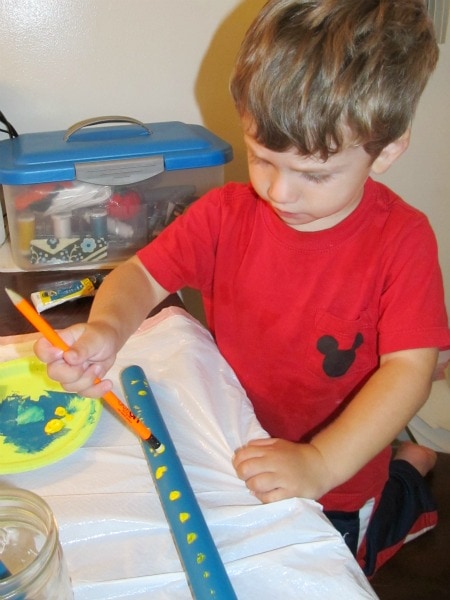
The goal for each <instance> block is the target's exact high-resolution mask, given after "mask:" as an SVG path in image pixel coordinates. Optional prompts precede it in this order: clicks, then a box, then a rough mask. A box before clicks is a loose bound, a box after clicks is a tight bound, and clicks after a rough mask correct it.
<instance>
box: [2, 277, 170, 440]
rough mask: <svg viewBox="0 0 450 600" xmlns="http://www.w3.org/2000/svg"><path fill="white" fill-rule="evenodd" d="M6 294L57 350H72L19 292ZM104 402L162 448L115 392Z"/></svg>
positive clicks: (106, 397) (8, 290)
mask: <svg viewBox="0 0 450 600" xmlns="http://www.w3.org/2000/svg"><path fill="white" fill-rule="evenodd" d="M5 292H6V293H7V294H8V296H9V299H10V300H11V302H12V303H13V304H14V306H15V307H16V308H17V310H18V311H19V312H21V313H22V315H23V316H24V317H25V318H26V319H27V321H29V322H30V323H31V324H32V325H33V327H35V328H36V329H37V330H38V331H39V332H40V333H42V335H43V336H44V337H45V338H46V339H47V340H48V341H49V342H50V343H51V344H53V346H55V347H56V348H59V349H60V350H63V351H64V352H66V351H67V350H69V349H70V346H69V345H68V344H66V342H65V341H64V340H63V339H62V337H60V336H59V335H58V333H57V332H56V331H55V330H54V329H53V327H52V326H51V325H50V324H49V323H48V322H47V321H46V320H45V319H44V318H43V317H42V316H41V315H40V314H39V313H38V312H37V311H36V310H35V309H34V308H33V306H32V305H31V304H30V303H29V302H28V301H27V300H25V298H22V296H20V295H19V294H18V293H17V292H14V291H13V290H10V289H8V288H5ZM100 381H101V380H100V379H96V380H95V383H100ZM102 398H103V400H104V401H105V402H106V403H107V404H109V406H110V407H111V408H112V409H113V410H114V411H115V412H116V413H117V414H118V415H119V416H121V417H122V419H123V420H124V421H126V423H127V424H128V425H129V426H130V427H131V429H132V430H133V431H134V432H135V433H137V434H138V436H139V437H140V438H142V439H143V440H144V441H146V442H148V444H149V445H150V446H151V447H152V448H153V449H154V450H156V451H158V449H159V448H160V447H161V442H160V441H159V440H158V439H157V438H156V437H155V436H154V435H153V433H152V432H151V431H150V429H149V428H148V427H147V426H146V425H144V423H142V421H140V420H139V419H138V417H136V415H134V414H133V413H132V412H131V410H130V409H129V408H128V406H126V405H125V404H124V403H123V402H122V401H121V400H120V399H119V398H118V397H117V396H116V394H114V392H112V391H109V392H106V394H104V395H103V396H102Z"/></svg>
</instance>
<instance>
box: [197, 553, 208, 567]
mask: <svg viewBox="0 0 450 600" xmlns="http://www.w3.org/2000/svg"><path fill="white" fill-rule="evenodd" d="M205 559H206V555H205V554H203V553H202V552H199V553H198V554H197V564H198V565H201V564H202V562H204V560H205Z"/></svg>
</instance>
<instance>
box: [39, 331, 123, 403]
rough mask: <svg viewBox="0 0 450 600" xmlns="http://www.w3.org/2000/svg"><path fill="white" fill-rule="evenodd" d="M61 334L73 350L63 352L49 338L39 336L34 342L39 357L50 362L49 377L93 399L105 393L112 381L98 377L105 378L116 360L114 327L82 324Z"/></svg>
mask: <svg viewBox="0 0 450 600" xmlns="http://www.w3.org/2000/svg"><path fill="white" fill-rule="evenodd" d="M58 333H59V335H60V336H61V337H62V338H63V340H64V341H65V342H66V343H67V344H68V345H69V346H70V350H67V351H66V352H63V351H62V350H60V349H59V348H55V347H54V346H52V345H51V344H50V343H49V342H48V341H47V340H46V339H45V338H39V340H38V341H37V342H36V343H35V345H34V351H35V353H36V356H37V357H38V358H39V359H40V360H42V361H43V362H45V363H47V372H48V375H49V377H50V378H51V379H54V380H55V381H59V382H60V383H61V385H62V387H63V388H64V389H65V390H66V391H68V392H76V393H77V394H79V395H81V396H87V397H91V398H100V397H101V396H103V394H104V393H105V392H107V391H109V390H110V389H111V388H112V383H111V382H110V381H109V380H104V381H102V382H100V383H97V384H96V383H95V380H96V379H97V378H98V379H101V378H102V377H103V376H104V375H105V373H106V372H107V371H108V370H109V369H110V367H111V366H112V364H113V363H114V360H115V357H116V351H115V347H116V339H115V332H114V330H113V329H112V328H110V327H108V326H107V325H106V324H104V323H96V324H85V323H80V324H77V325H73V326H71V327H68V328H67V329H64V330H62V331H59V332H58Z"/></svg>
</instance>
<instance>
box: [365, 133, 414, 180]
mask: <svg viewBox="0 0 450 600" xmlns="http://www.w3.org/2000/svg"><path fill="white" fill-rule="evenodd" d="M410 139H411V129H409V128H408V129H407V130H406V131H405V133H404V134H403V135H401V136H400V137H399V138H398V139H396V140H394V141H393V142H391V143H390V144H388V145H387V146H385V147H384V148H383V150H382V151H381V152H380V154H379V155H378V156H377V157H376V159H375V160H374V161H373V163H372V167H371V170H372V172H373V173H375V174H376V175H381V174H382V173H385V172H386V171H387V170H388V169H389V167H390V166H391V165H392V164H393V163H394V162H395V161H396V160H397V158H398V157H399V156H401V155H402V154H403V152H405V150H406V149H407V148H408V146H409V141H410Z"/></svg>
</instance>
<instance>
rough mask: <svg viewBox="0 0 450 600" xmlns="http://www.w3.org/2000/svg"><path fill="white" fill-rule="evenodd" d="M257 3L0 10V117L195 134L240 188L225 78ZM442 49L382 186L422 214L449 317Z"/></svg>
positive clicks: (26, 1)
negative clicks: (218, 141) (181, 127)
mask: <svg viewBox="0 0 450 600" xmlns="http://www.w3.org/2000/svg"><path fill="white" fill-rule="evenodd" d="M264 1H265V0H244V1H239V0H0V56H1V62H2V67H1V70H0V98H1V101H0V110H2V111H3V112H4V113H5V114H6V115H7V116H8V117H9V118H10V120H11V121H12V122H13V124H14V125H15V126H16V128H17V129H18V130H19V132H22V133H26V132H32V131H48V130H53V129H64V128H67V127H68V126H70V125H71V124H72V123H74V122H76V121H79V120H81V119H84V118H86V117H91V116H96V115H105V114H124V115H130V116H133V117H135V118H138V119H141V120H143V121H145V122H151V121H168V120H181V121H185V122H188V123H194V122H195V123H203V124H205V125H206V126H207V127H208V128H209V129H211V130H212V131H214V132H215V133H216V134H218V135H219V136H221V137H223V138H225V139H227V140H228V141H229V142H230V143H232V144H233V146H234V149H235V156H236V158H235V160H234V162H233V163H232V164H231V165H229V166H227V168H226V177H227V179H241V180H242V179H245V178H246V167H245V156H244V150H243V145H242V142H241V136H240V130H239V124H238V121H237V118H236V115H235V113H234V109H233V106H232V103H231V101H230V98H229V95H228V77H229V74H230V70H231V67H232V64H233V61H234V57H235V54H236V51H237V48H238V45H239V41H240V39H241V38H242V36H243V34H244V31H245V30H246V28H247V26H248V24H249V23H250V21H251V20H252V18H253V16H254V15H255V14H256V12H257V11H258V9H259V8H260V7H261V6H262V5H263V4H264ZM449 98H450V39H449V40H448V41H447V43H446V44H445V45H443V46H441V60H440V64H439V67H438V70H437V72H436V74H435V75H434V77H433V80H432V81H431V83H430V85H429V87H428V89H427V90H426V93H425V95H424V97H423V101H422V104H421V106H420V108H419V112H418V114H417V119H416V123H415V128H414V130H413V139H412V145H411V148H410V150H409V151H408V153H407V154H406V155H405V156H404V157H402V159H401V160H400V161H399V163H398V164H397V165H395V166H394V167H393V168H392V170H391V172H390V173H388V174H387V175H386V176H384V177H383V180H384V181H385V182H386V183H387V184H388V185H391V186H392V187H393V188H395V189H396V191H398V192H399V193H400V194H401V195H403V196H404V197H405V199H406V200H408V201H409V202H411V203H412V204H414V205H415V206H417V207H419V208H420V209H422V210H423V211H424V212H426V213H427V214H428V216H429V218H430V220H431V223H432V225H433V227H434V229H435V231H436V234H437V236H438V240H439V244H440V252H441V264H442V269H443V271H444V278H445V285H446V293H447V300H448V302H447V304H448V305H449V306H450V101H449Z"/></svg>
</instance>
